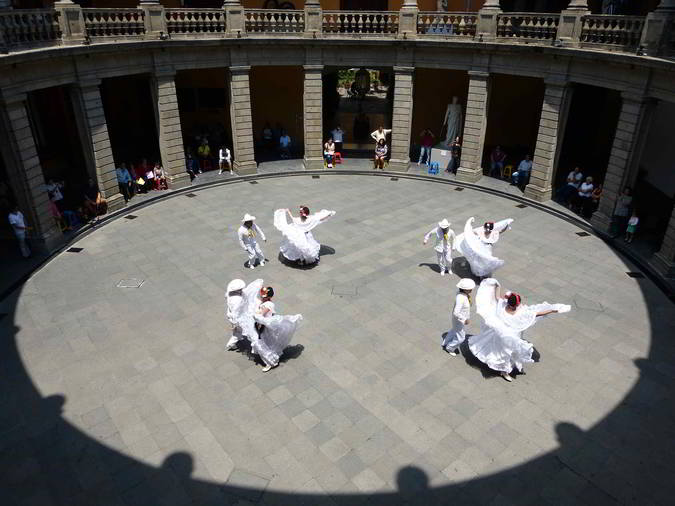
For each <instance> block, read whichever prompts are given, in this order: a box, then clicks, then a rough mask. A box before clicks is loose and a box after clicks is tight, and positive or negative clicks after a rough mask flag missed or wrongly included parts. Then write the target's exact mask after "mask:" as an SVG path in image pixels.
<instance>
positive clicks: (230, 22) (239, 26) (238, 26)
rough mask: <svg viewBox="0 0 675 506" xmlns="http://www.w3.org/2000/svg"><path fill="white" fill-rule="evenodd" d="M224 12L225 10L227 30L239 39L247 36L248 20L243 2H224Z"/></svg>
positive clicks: (234, 0)
mask: <svg viewBox="0 0 675 506" xmlns="http://www.w3.org/2000/svg"><path fill="white" fill-rule="evenodd" d="M223 10H225V24H226V26H225V30H226V31H227V32H228V33H232V34H235V35H236V36H237V37H241V36H244V35H246V18H245V17H244V7H243V6H242V5H241V2H240V1H239V0H224V2H223Z"/></svg>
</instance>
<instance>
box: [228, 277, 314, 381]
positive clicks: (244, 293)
mask: <svg viewBox="0 0 675 506" xmlns="http://www.w3.org/2000/svg"><path fill="white" fill-rule="evenodd" d="M272 297H274V289H273V288H272V287H271V286H267V287H265V286H263V280H262V279H256V280H255V281H253V282H251V283H249V284H248V285H246V283H245V282H244V281H243V280H241V279H233V280H232V281H230V282H229V283H228V285H227V293H226V294H225V300H226V308H227V313H226V317H227V320H228V321H229V322H230V325H231V326H232V337H231V338H230V340H229V341H228V343H227V349H228V350H234V349H236V348H237V347H238V345H239V344H240V343H241V342H242V341H245V340H247V341H249V342H250V344H251V353H253V354H254V355H258V356H259V357H260V358H261V359H262V361H263V363H264V364H265V365H264V366H263V372H267V371H269V370H271V369H272V368H274V367H276V366H278V365H279V358H280V357H281V355H282V354H283V352H284V349H285V348H286V347H287V346H288V345H289V343H290V342H291V339H292V338H293V334H294V333H295V330H296V328H297V326H298V323H299V322H300V321H301V320H302V315H301V314H295V315H279V314H276V308H275V306H274V302H272Z"/></svg>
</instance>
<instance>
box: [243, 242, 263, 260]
mask: <svg viewBox="0 0 675 506" xmlns="http://www.w3.org/2000/svg"><path fill="white" fill-rule="evenodd" d="M246 253H248V263H249V264H251V265H254V264H255V261H256V259H258V260H259V261H261V262H264V261H265V255H264V254H263V252H262V250H261V249H260V245H259V244H258V243H257V242H254V243H253V244H249V245H247V246H246Z"/></svg>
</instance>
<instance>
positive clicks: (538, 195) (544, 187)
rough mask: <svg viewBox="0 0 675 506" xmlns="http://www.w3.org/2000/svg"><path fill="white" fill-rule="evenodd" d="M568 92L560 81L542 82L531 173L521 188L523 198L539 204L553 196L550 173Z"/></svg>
mask: <svg viewBox="0 0 675 506" xmlns="http://www.w3.org/2000/svg"><path fill="white" fill-rule="evenodd" d="M568 90H569V88H568V87H567V84H566V83H565V82H564V81H557V80H556V81H547V82H546V89H545V91H544V102H543V104H542V110H541V119H540V120H539V131H538V133H537V144H536V147H535V150H534V157H533V159H532V172H531V174H530V182H529V184H528V185H527V187H526V188H525V196H526V197H529V198H531V199H533V200H537V201H539V202H545V201H547V200H550V199H551V195H552V193H553V173H554V171H555V167H556V159H557V153H558V148H559V143H561V142H562V135H563V133H564V124H565V122H566V116H567V113H568V112H569V101H568V100H566V95H567V93H568Z"/></svg>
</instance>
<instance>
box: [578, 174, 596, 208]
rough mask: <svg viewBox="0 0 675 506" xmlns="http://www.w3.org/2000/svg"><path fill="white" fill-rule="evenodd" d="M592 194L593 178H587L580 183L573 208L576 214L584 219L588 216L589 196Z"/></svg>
mask: <svg viewBox="0 0 675 506" xmlns="http://www.w3.org/2000/svg"><path fill="white" fill-rule="evenodd" d="M592 194H593V178H592V177H590V176H588V177H587V178H586V181H584V182H583V183H581V186H579V191H578V192H577V197H576V201H575V202H574V207H575V208H576V209H575V210H576V212H578V213H579V214H581V216H583V217H584V218H587V217H588V216H589V215H590V210H591V195H592Z"/></svg>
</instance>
